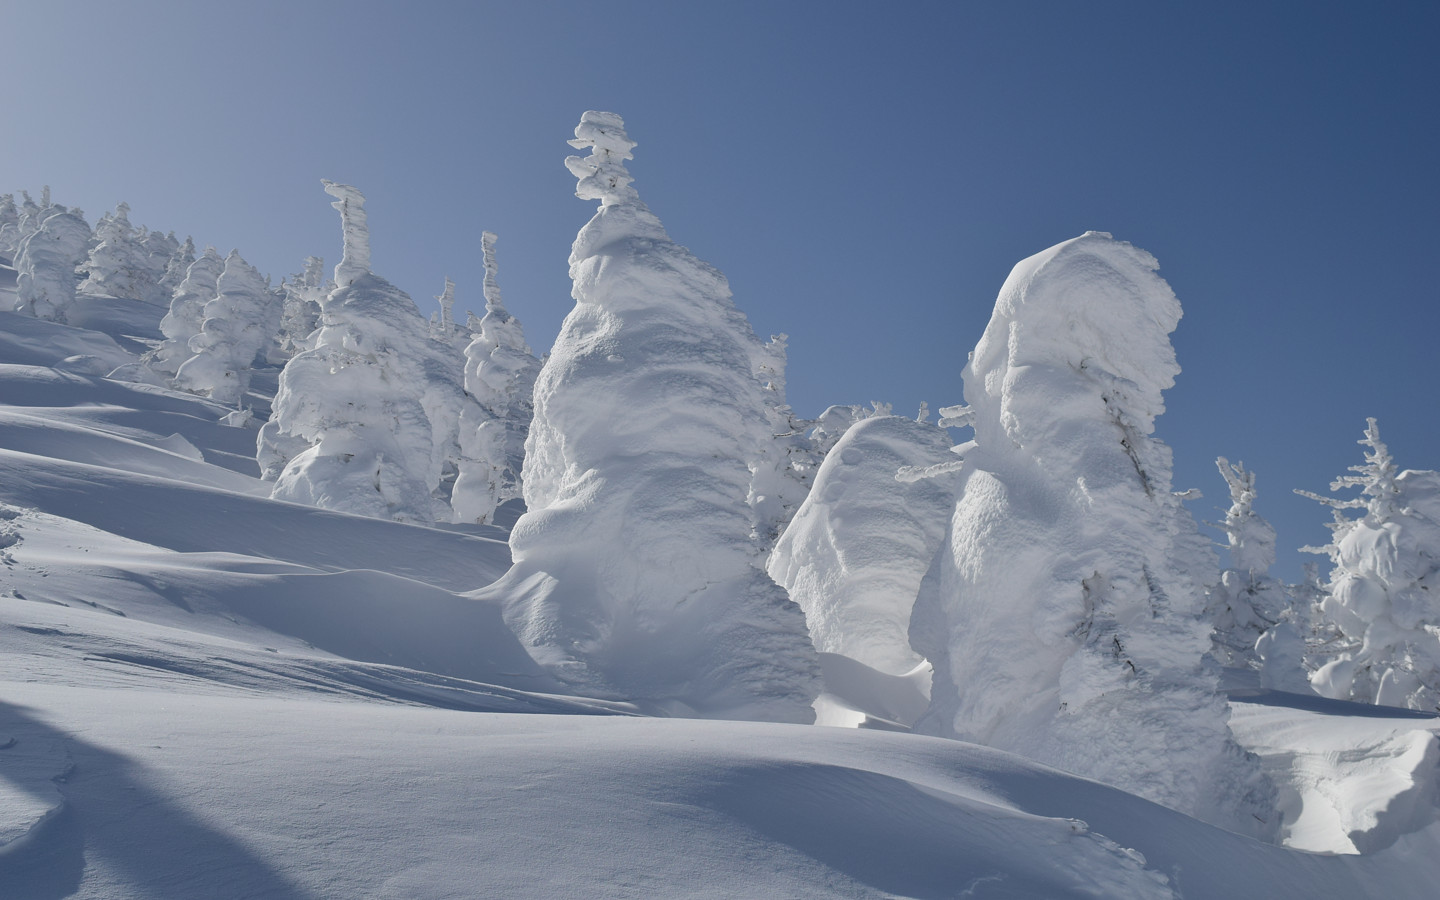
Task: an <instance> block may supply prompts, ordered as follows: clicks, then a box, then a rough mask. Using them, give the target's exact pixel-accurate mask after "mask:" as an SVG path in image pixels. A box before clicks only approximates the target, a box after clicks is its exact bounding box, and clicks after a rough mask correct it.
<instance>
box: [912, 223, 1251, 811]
mask: <svg viewBox="0 0 1440 900" xmlns="http://www.w3.org/2000/svg"><path fill="white" fill-rule="evenodd" d="M1156 267H1157V264H1156V262H1155V259H1154V258H1153V257H1151V256H1150V255H1149V254H1148V253H1145V252H1144V251H1142V250H1139V249H1137V248H1135V247H1133V246H1131V245H1129V244H1126V243H1123V242H1119V241H1115V240H1114V239H1112V238H1111V237H1110V235H1108V234H1102V233H1098V232H1090V233H1088V234H1085V235H1083V236H1081V237H1079V238H1075V239H1073V240H1070V241H1066V242H1065V243H1062V244H1059V245H1057V246H1055V247H1052V248H1050V249H1049V250H1046V251H1044V252H1042V253H1039V254H1037V255H1035V256H1032V257H1030V258H1029V259H1026V260H1023V261H1022V262H1020V263H1019V264H1018V265H1016V267H1015V269H1014V270H1013V271H1012V272H1011V274H1010V277H1009V279H1008V280H1007V281H1006V282H1005V285H1004V287H1003V288H1002V289H1001V291H1000V296H999V298H998V299H997V301H996V304H995V310H994V313H993V314H992V316H991V319H990V323H989V325H988V326H987V328H986V329H985V333H984V335H983V336H982V337H981V338H980V341H979V343H978V344H977V345H976V347H975V351H974V353H973V354H972V355H971V358H970V361H969V364H968V365H967V366H966V367H965V371H964V381H965V399H966V401H967V402H968V404H969V409H968V411H966V415H965V416H964V417H963V418H968V419H969V421H970V422H971V423H972V424H973V427H974V429H975V439H974V441H973V442H971V443H968V444H966V445H962V447H961V448H959V449H960V450H961V455H962V456H963V463H962V464H961V467H960V469H959V471H958V472H957V473H955V474H953V475H945V474H943V473H944V472H945V471H946V470H947V468H948V467H941V468H940V469H938V470H937V471H938V472H941V473H942V474H941V475H940V476H939V477H952V478H956V479H958V480H957V481H956V496H957V497H958V498H959V499H958V501H957V503H956V506H955V509H954V512H953V515H952V517H951V520H950V524H949V532H948V535H947V537H946V540H945V542H944V544H943V545H942V549H941V552H940V554H939V555H938V557H937V561H936V564H935V566H934V567H933V568H932V570H931V573H930V575H928V576H927V578H926V583H925V584H924V585H923V586H922V588H921V592H920V597H919V599H918V600H917V603H916V607H915V611H914V614H913V617H912V621H911V629H910V637H911V642H912V645H913V646H914V647H915V649H916V650H917V651H919V652H920V653H922V654H923V655H924V656H925V657H926V658H927V659H929V660H930V662H931V663H932V664H933V666H934V668H935V675H934V681H933V688H932V693H931V706H930V709H929V711H928V712H927V713H926V715H925V717H923V718H922V720H921V721H920V722H919V723H917V729H919V730H922V731H925V732H929V733H935V734H940V735H943V736H950V737H957V738H960V739H963V740H969V741H975V742H977V743H982V744H987V745H989V746H993V747H999V748H1002V749H1006V750H1010V751H1012V752H1015V753H1019V754H1021V755H1024V756H1028V757H1030V758H1032V759H1036V760H1039V761H1041V762H1045V763H1048V764H1050V765H1054V766H1058V767H1060V768H1063V769H1067V770H1069V771H1072V772H1076V773H1079V774H1082V775H1087V776H1089V777H1092V778H1097V779H1099V780H1101V781H1105V782H1108V783H1111V784H1114V785H1117V786H1119V787H1122V788H1124V789H1125V790H1128V791H1131V792H1133V793H1137V794H1139V795H1141V796H1143V797H1146V798H1149V799H1151V800H1154V801H1156V802H1157V803H1161V804H1164V805H1166V806H1169V807H1171V808H1174V809H1178V810H1181V811H1182V812H1186V813H1188V814H1190V815H1193V816H1196V817H1198V818H1201V819H1203V820H1205V821H1209V822H1212V823H1216V824H1219V825H1222V826H1224V827H1226V828H1230V829H1233V830H1238V831H1242V832H1247V833H1252V834H1253V833H1262V834H1269V833H1271V832H1273V830H1274V827H1275V826H1274V822H1275V817H1274V815H1273V801H1274V794H1273V789H1272V788H1271V787H1270V785H1269V783H1268V781H1267V780H1266V779H1265V778H1264V776H1263V775H1262V773H1261V772H1260V770H1259V766H1258V764H1257V763H1256V762H1255V760H1254V759H1253V758H1249V757H1247V756H1246V755H1245V754H1244V753H1243V751H1241V750H1240V748H1239V747H1238V746H1237V745H1236V743H1235V742H1234V740H1233V738H1232V737H1231V735H1230V730H1229V727H1228V722H1227V717H1228V711H1227V707H1226V704H1225V701H1224V699H1223V698H1222V697H1221V696H1220V695H1219V694H1218V693H1217V674H1216V673H1215V672H1214V671H1213V670H1212V669H1211V668H1209V667H1207V665H1206V663H1205V656H1206V653H1207V651H1208V650H1209V648H1210V631H1211V628H1210V623H1209V622H1208V621H1207V619H1206V618H1205V616H1204V611H1205V592H1206V588H1207V582H1208V580H1209V579H1210V577H1212V576H1211V574H1210V573H1212V572H1214V571H1215V570H1216V568H1217V564H1216V561H1215V557H1214V554H1213V553H1212V552H1211V551H1210V549H1209V547H1208V546H1207V542H1206V541H1205V540H1204V539H1203V538H1202V537H1201V536H1200V533H1199V529H1198V528H1197V527H1196V524H1195V521H1194V519H1193V518H1192V517H1191V515H1190V513H1189V512H1188V511H1187V510H1186V509H1185V507H1184V506H1183V505H1182V504H1181V502H1180V498H1179V497H1178V496H1177V495H1175V494H1174V493H1172V492H1171V490H1170V477H1171V457H1170V450H1169V448H1168V447H1167V446H1165V444H1163V443H1162V442H1160V441H1159V440H1158V439H1156V438H1154V437H1152V433H1153V430H1154V421H1155V417H1156V416H1158V415H1159V414H1160V412H1161V411H1162V410H1163V409H1164V401H1163V398H1162V392H1163V391H1164V390H1165V389H1166V388H1168V387H1170V386H1171V385H1172V384H1173V383H1174V377H1175V375H1176V374H1177V373H1178V372H1179V366H1177V365H1176V362H1175V353H1174V349H1173V348H1172V347H1171V345H1170V340H1169V334H1170V332H1171V331H1172V330H1173V329H1174V328H1175V326H1176V324H1177V323H1178V321H1179V319H1180V304H1179V302H1178V301H1177V300H1176V299H1175V295H1174V294H1173V293H1172V292H1171V290H1170V288H1169V286H1168V285H1167V284H1166V283H1165V282H1164V281H1163V280H1162V279H1161V278H1160V277H1159V276H1158V275H1157V274H1156V271H1155V270H1156ZM959 412H960V411H957V410H953V409H949V410H946V413H947V418H962V417H961V416H960V415H958V413H959ZM1265 821H1269V822H1270V823H1271V824H1268V825H1267V824H1265Z"/></svg>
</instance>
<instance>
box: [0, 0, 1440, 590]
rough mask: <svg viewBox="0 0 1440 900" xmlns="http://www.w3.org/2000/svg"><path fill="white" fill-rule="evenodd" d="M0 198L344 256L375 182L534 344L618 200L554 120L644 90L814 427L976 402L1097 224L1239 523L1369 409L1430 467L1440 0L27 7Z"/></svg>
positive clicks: (381, 196)
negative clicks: (1143, 300)
mask: <svg viewBox="0 0 1440 900" xmlns="http://www.w3.org/2000/svg"><path fill="white" fill-rule="evenodd" d="M0 21H3V24H4V32H5V34H4V37H3V41H4V46H5V49H4V53H3V54H0V88H3V91H4V96H5V97H6V103H5V114H4V118H5V124H6V127H5V133H6V136H5V139H4V140H3V141H0V191H11V190H19V189H20V188H27V189H29V190H31V191H32V192H36V191H38V189H39V187H40V186H41V185H42V184H46V183H48V184H50V185H52V186H53V188H54V193H55V199H56V200H57V201H58V202H61V203H66V204H69V205H78V206H81V207H83V208H84V209H85V211H86V213H87V216H88V218H89V219H90V221H91V222H92V223H93V222H94V220H95V218H96V217H97V216H98V215H99V214H100V213H101V212H103V211H104V210H105V209H107V208H110V207H113V206H114V204H115V203H116V202H118V201H120V200H126V201H128V202H129V203H130V204H131V206H132V207H133V210H132V213H131V217H132V219H133V220H134V221H136V222H138V223H143V224H146V225H149V226H151V227H155V228H160V229H163V230H174V231H176V232H177V233H178V234H180V235H181V236H183V235H185V234H191V235H194V237H195V239H196V240H197V242H199V243H200V244H201V245H202V246H203V245H204V244H206V243H211V244H215V245H216V246H217V247H219V248H220V249H221V250H222V251H225V250H228V249H230V248H231V247H236V248H238V249H239V250H240V251H241V253H242V254H244V255H245V256H246V257H247V258H248V259H249V260H250V261H251V262H253V263H255V264H256V265H257V266H259V267H260V268H261V270H262V271H269V272H271V273H272V274H273V275H274V276H275V277H276V279H277V280H278V279H279V277H280V276H282V275H284V274H286V273H288V272H292V271H295V270H297V269H298V268H299V267H300V264H301V261H302V259H303V258H304V257H305V256H306V255H309V254H312V253H313V254H317V255H322V256H324V257H325V258H326V260H327V263H329V264H332V265H333V263H334V262H335V261H336V259H337V257H338V255H339V226H338V221H337V217H336V215H335V213H334V212H333V211H332V210H331V209H330V207H329V206H328V200H329V198H328V197H326V196H325V195H324V194H323V193H322V191H321V189H320V179H321V178H331V179H335V180H339V181H347V182H351V183H353V184H355V185H357V186H359V187H360V188H361V189H362V190H364V191H365V192H366V194H367V195H368V197H369V203H368V210H369V212H370V223H371V226H372V233H373V241H374V255H373V263H374V268H375V270H376V271H377V272H378V273H379V274H381V275H384V276H385V277H387V278H389V279H390V280H391V281H393V282H395V283H396V284H398V285H399V286H401V287H402V288H404V289H406V290H407V291H409V292H410V293H411V294H412V295H413V296H415V297H416V298H417V300H418V301H420V302H421V303H422V304H427V303H429V302H430V301H429V298H430V297H431V296H432V295H433V294H436V293H439V291H440V288H441V285H442V279H443V278H444V277H445V276H446V275H449V276H450V277H452V278H454V279H455V280H456V281H457V282H458V284H459V287H458V293H459V296H460V303H459V305H460V307H461V308H462V309H463V308H465V307H466V306H469V307H472V308H477V309H478V308H481V306H482V303H481V301H480V299H479V295H480V280H481V266H480V232H481V231H482V230H483V229H489V230H492V231H495V232H497V233H498V234H499V235H500V243H499V248H498V249H499V254H500V267H501V268H500V280H501V285H502V288H503V290H504V292H505V296H506V300H507V303H508V305H509V306H510V308H511V310H512V311H513V312H514V313H515V314H516V315H517V316H519V317H520V319H521V321H522V322H523V323H524V324H525V326H526V332H527V335H528V336H529V338H530V340H531V343H532V344H533V345H534V346H535V347H536V350H537V351H542V350H544V349H545V348H546V347H548V345H549V343H550V341H551V340H552V339H553V337H554V335H555V333H556V331H557V329H558V327H559V323H560V320H561V318H562V317H563V316H564V314H565V312H566V311H567V310H568V308H569V306H570V300H569V281H568V278H567V276H566V255H567V252H568V248H569V243H570V241H571V239H572V238H573V236H574V233H575V231H576V230H577V229H578V228H579V227H580V226H581V225H582V224H583V223H584V222H585V221H586V219H587V218H588V217H589V215H590V212H591V207H592V206H593V204H591V203H587V202H585V201H581V200H578V199H576V198H575V197H574V196H572V191H573V188H574V179H573V178H572V177H571V176H570V175H569V173H567V172H566V171H565V169H564V167H563V164H562V160H563V158H564V157H565V155H566V154H567V153H568V152H571V151H570V150H569V148H568V147H566V145H565V143H564V141H565V140H566V138H568V137H569V136H570V133H571V129H572V128H573V127H574V125H575V122H576V121H577V120H578V118H579V115H580V113H581V112H582V111H584V110H586V109H606V110H612V111H615V112H618V113H620V114H621V115H623V116H624V117H625V118H626V120H627V123H628V125H629V128H630V132H631V135H632V136H633V137H634V138H635V139H636V140H638V141H639V146H638V147H637V148H636V159H635V161H634V162H633V163H632V164H631V171H632V173H633V174H634V175H635V177H636V183H635V186H636V187H637V188H638V189H639V191H640V193H641V196H642V197H643V198H644V199H645V200H646V201H647V202H648V203H649V204H650V206H651V208H653V209H654V210H655V211H656V213H657V214H658V215H659V216H660V217H661V219H662V220H663V221H664V222H665V223H666V225H667V227H668V228H669V230H670V233H671V234H672V236H674V237H675V238H676V239H677V240H679V241H680V242H682V243H684V244H686V245H688V246H689V247H690V248H691V249H692V250H694V251H695V253H696V254H697V255H699V256H700V257H701V258H703V259H706V260H707V261H709V262H711V263H713V264H714V265H716V266H717V267H719V268H720V269H721V270H722V271H724V272H725V273H726V274H727V275H728V276H729V278H730V281H731V285H732V287H733V288H734V291H735V297H736V302H737V304H738V305H739V306H740V308H741V309H743V310H744V311H745V312H746V313H747V315H749V317H750V319H751V321H752V323H754V325H755V329H756V331H757V332H759V333H760V334H761V335H762V336H764V335H768V334H770V333H773V332H778V331H784V332H788V333H789V334H790V335H791V344H790V346H791V357H790V397H791V401H792V403H793V405H794V406H795V407H796V409H797V410H798V411H799V412H800V413H802V414H804V415H814V414H816V413H818V412H819V411H820V410H821V409H822V408H823V407H824V406H826V405H829V404H831V403H859V402H865V401H869V400H872V399H873V400H886V401H890V402H893V403H894V404H895V409H896V411H897V412H901V411H903V412H907V413H909V412H912V411H913V409H914V408H915V407H916V406H917V405H918V404H919V402H920V401H921V400H927V401H929V403H930V404H931V407H932V408H934V407H936V406H939V405H942V404H949V403H955V402H959V401H960V398H961V384H960V370H961V368H962V366H963V365H964V363H965V356H966V353H967V352H968V351H969V349H970V348H971V347H973V346H974V343H975V341H976V339H977V338H978V337H979V335H980V332H981V330H982V329H983V328H984V325H985V322H986V320H987V319H988V317H989V312H990V307H991V305H992V303H993V301H994V298H995V294H996V291H997V290H998V289H999V287H1000V284H1001V283H1002V281H1003V280H1004V278H1005V276H1006V274H1007V273H1008V271H1009V269H1010V267H1011V266H1012V265H1013V264H1014V263H1015V262H1016V261H1018V260H1019V259H1021V258H1023V257H1025V256H1028V255H1030V254H1032V253H1034V252H1037V251H1039V250H1041V249H1044V248H1045V247H1047V246H1049V245H1051V244H1054V243H1056V242H1058V241H1061V240H1064V239H1066V238H1069V237H1073V236H1074V235H1076V234H1079V233H1081V232H1083V231H1085V230H1088V229H1098V230H1104V231H1110V232H1112V233H1114V234H1115V235H1116V236H1117V237H1119V238H1122V239H1125V240H1129V241H1131V242H1133V243H1135V244H1137V245H1138V246H1141V247H1144V248H1145V249H1147V250H1149V251H1151V252H1152V253H1154V254H1155V255H1156V256H1157V257H1158V258H1159V260H1160V263H1161V271H1162V274H1163V275H1165V276H1166V278H1167V279H1168V280H1169V281H1170V283H1171V285H1172V286H1173V287H1174V288H1175V291H1176V293H1177V295H1178V296H1179V297H1180V300H1181V303H1182V304H1183V306H1184V308H1185V319H1184V320H1183V321H1182V322H1181V325H1180V329H1179V331H1178V332H1177V333H1176V335H1175V338H1174V341H1175V345H1176V348H1177V352H1178V354H1179V358H1180V364H1181V366H1182V367H1183V368H1184V372H1183V373H1182V375H1181V376H1180V381H1179V384H1178V385H1177V386H1176V387H1175V389H1174V390H1173V391H1171V392H1170V394H1169V406H1170V410H1169V412H1168V413H1167V414H1166V415H1165V416H1164V417H1163V418H1162V419H1161V424H1160V435H1161V436H1162V437H1163V438H1165V439H1166V440H1167V441H1169V442H1170V443H1171V445H1172V446H1173V447H1174V449H1175V456H1176V472H1177V474H1176V487H1177V488H1184V487H1190V486H1197V487H1200V488H1201V489H1202V490H1203V491H1204V492H1205V493H1206V499H1205V500H1202V501H1199V502H1198V503H1197V504H1195V508H1196V511H1197V514H1198V515H1200V516H1201V517H1202V518H1209V519H1214V518H1216V517H1217V516H1218V515H1219V512H1218V511H1217V507H1221V506H1223V505H1224V503H1225V500H1224V498H1225V488H1224V484H1223V483H1222V482H1221V480H1220V478H1219V476H1218V475H1217V474H1216V473H1215V471H1214V463H1213V460H1214V457H1215V456H1216V455H1218V454H1225V455H1227V456H1229V457H1230V458H1231V459H1232V460H1233V459H1241V460H1244V461H1245V462H1246V463H1247V465H1249V466H1250V467H1251V468H1253V469H1255V470H1256V471H1257V472H1258V474H1259V487H1260V490H1261V494H1260V501H1259V508H1260V511H1261V512H1262V513H1263V514H1265V515H1267V516H1268V517H1269V518H1270V519H1271V520H1272V521H1273V522H1275V524H1276V525H1277V527H1278V528H1279V530H1280V543H1281V547H1282V566H1281V569H1280V571H1281V573H1282V574H1284V575H1286V576H1287V577H1292V578H1293V577H1297V576H1298V571H1299V560H1300V557H1299V556H1298V555H1296V554H1294V553H1293V552H1290V551H1289V550H1287V549H1285V548H1294V547H1298V546H1299V545H1301V544H1304V543H1319V542H1323V541H1324V540H1325V538H1326V532H1325V530H1324V529H1323V527H1322V523H1323V522H1324V521H1325V520H1326V518H1327V515H1326V511H1325V510H1323V509H1321V508H1319V507H1318V506H1316V505H1314V504H1312V503H1310V502H1309V501H1306V500H1303V499H1301V498H1298V497H1295V496H1293V495H1292V494H1291V493H1290V490H1291V488H1294V487H1304V488H1310V489H1314V490H1322V491H1323V490H1324V489H1325V487H1326V485H1327V483H1328V482H1329V480H1330V479H1331V478H1332V477H1333V476H1335V475H1338V474H1341V473H1343V471H1344V469H1345V467H1346V466H1348V465H1350V464H1352V463H1354V462H1358V461H1359V459H1360V448H1359V447H1358V446H1357V445H1356V444H1355V441H1356V440H1357V439H1358V438H1359V437H1360V433H1361V430H1362V429H1363V427H1364V424H1365V423H1364V420H1365V417H1366V416H1377V417H1378V418H1379V419H1380V425H1381V429H1382V433H1383V435H1384V436H1385V438H1386V439H1387V440H1388V441H1389V442H1390V444H1391V448H1392V450H1394V452H1395V454H1396V456H1397V457H1398V459H1399V462H1400V464H1401V465H1402V466H1404V467H1411V468H1440V415H1437V412H1436V402H1435V398H1436V394H1437V388H1440V378H1437V374H1436V373H1437V357H1440V353H1437V350H1436V348H1437V345H1440V288H1437V282H1436V278H1435V272H1434V270H1435V268H1436V267H1435V265H1434V260H1435V259H1436V256H1437V251H1436V248H1437V246H1440V225H1437V221H1440V220H1437V205H1440V204H1437V201H1440V166H1437V164H1436V160H1437V158H1440V157H1437V149H1436V147H1437V137H1440V50H1437V47H1440V3H1433V2H1409V3H1387V2H1370V3H1324V2H1283V3H1282V2H1274V3H1265V2H1253V0H1252V2H1204V3H1199V2H1196V3H1189V4H1181V3H1171V2H1164V3H1161V2H1143V3H1142V2H1135V3H1130V2H1124V3H1122V2H1091V3H1079V2H999V0H996V2H987V3H965V2H945V3H928V2H927V3H921V2H902V3H892V4H878V3H874V2H870V3H852V2H836V0H828V2H801V0H789V2H781V0H775V2H764V3H747V2H735V0H726V2H723V3H707V4H699V3H687V2H658V0H657V2H623V0H622V2H606V3H596V2H528V3H520V2H501V3H491V2H468V3H438V2H432V3H425V2H418V3H406V4H400V3H376V2H368V3H367V2H344V3H330V2H293V0H291V2H249V0H247V2H244V3H224V4H220V3H200V2H156V0H136V2H127V3H124V4H119V3H104V2H99V0H95V2H85V3H76V2H55V0H51V2H46V3H10V4H7V5H6V8H5V10H4V12H3V14H0Z"/></svg>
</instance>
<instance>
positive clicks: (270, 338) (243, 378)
mask: <svg viewBox="0 0 1440 900" xmlns="http://www.w3.org/2000/svg"><path fill="white" fill-rule="evenodd" d="M280 311H281V303H280V298H279V297H277V296H276V295H275V293H274V292H273V291H271V290H270V286H269V285H268V284H267V283H266V281H265V278H264V277H263V276H262V275H261V274H260V273H259V272H258V271H256V269H255V267H254V266H252V265H250V264H249V263H247V262H246V261H245V260H244V259H242V258H241V257H240V254H239V253H238V252H237V251H235V250H231V251H230V255H229V256H228V257H226V259H225V269H224V271H222V272H221V273H220V278H219V280H218V281H217V282H216V285H215V297H214V298H213V299H211V300H210V301H209V302H208V303H206V304H205V310H204V312H205V318H204V320H203V321H202V322H201V324H200V332H199V333H198V334H196V335H195V336H194V337H192V338H191V339H190V350H191V351H192V352H193V355H192V356H191V357H190V359H188V360H186V361H185V362H184V363H182V364H181V365H180V368H179V369H178V370H177V371H176V373H175V386H176V387H178V388H181V389H182V390H187V391H191V392H193V393H197V394H202V395H204V396H207V397H209V398H210V399H211V400H214V401H216V402H217V403H224V404H226V405H230V404H239V402H240V399H241V398H242V397H243V396H244V395H245V392H246V391H248V390H249V389H250V372H251V370H252V369H253V368H254V367H255V365H256V363H257V362H258V363H263V362H264V360H265V354H266V352H267V351H268V349H269V348H270V345H271V344H272V343H273V342H274V341H275V336H276V335H277V334H278V333H279V331H280Z"/></svg>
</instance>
